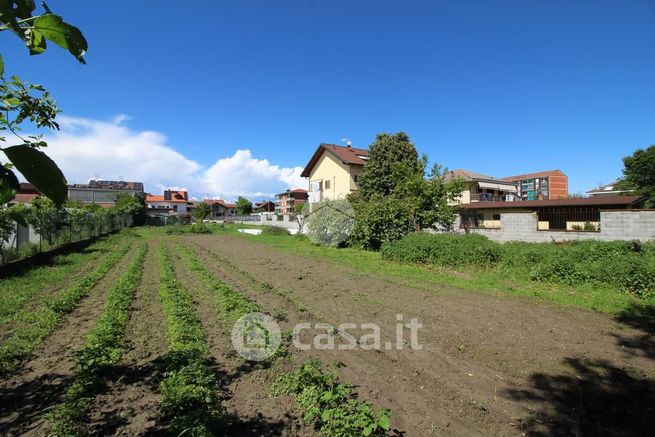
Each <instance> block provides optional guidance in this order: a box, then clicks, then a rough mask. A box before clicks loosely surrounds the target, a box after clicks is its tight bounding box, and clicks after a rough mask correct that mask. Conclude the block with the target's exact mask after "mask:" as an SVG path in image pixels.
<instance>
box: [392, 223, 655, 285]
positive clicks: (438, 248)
mask: <svg viewBox="0 0 655 437" xmlns="http://www.w3.org/2000/svg"><path fill="white" fill-rule="evenodd" d="M382 258H384V259H387V260H394V261H402V262H416V263H423V264H434V265H439V266H446V267H455V268H459V267H464V266H479V267H494V268H497V269H507V270H508V272H509V273H516V272H525V274H529V276H530V278H531V279H532V280H534V281H540V282H549V283H556V284H565V285H580V284H599V285H609V286H612V287H615V288H616V289H617V290H620V291H626V292H630V293H634V294H636V295H638V296H646V295H651V294H653V293H655V243H653V242H649V243H644V244H639V243H635V242H631V241H610V242H603V241H575V242H568V243H559V244H553V243H520V242H512V243H505V244H502V245H501V244H499V243H495V242H492V241H490V240H488V239H487V238H485V237H483V236H481V235H477V234H467V235H451V234H437V235H435V234H427V233H421V232H418V233H413V234H410V235H408V236H406V237H404V238H403V239H401V240H398V241H394V242H388V243H385V244H384V245H383V246H382Z"/></svg>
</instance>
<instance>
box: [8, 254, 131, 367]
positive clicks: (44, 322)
mask: <svg viewBox="0 0 655 437" xmlns="http://www.w3.org/2000/svg"><path fill="white" fill-rule="evenodd" d="M130 247H131V242H127V243H125V244H123V245H122V246H120V247H118V249H116V251H115V252H112V253H111V254H109V255H108V256H107V257H106V258H105V259H104V260H103V261H102V262H101V263H100V265H98V267H96V269H95V270H94V271H92V272H91V273H89V274H88V275H86V276H84V277H83V278H81V279H79V280H77V281H76V282H75V283H74V284H73V285H72V286H71V287H70V288H68V289H66V290H64V291H62V292H61V293H59V294H58V295H57V296H55V297H53V298H52V299H49V300H47V301H46V302H45V303H44V305H42V306H41V307H39V308H38V309H36V310H35V311H32V312H29V313H24V314H22V315H21V317H20V319H18V320H15V322H16V323H18V324H19V328H17V329H16V330H14V331H13V334H12V335H11V337H9V339H8V340H7V341H6V342H5V343H4V344H3V345H2V346H1V347H0V374H5V373H7V372H11V371H13V370H14V369H16V367H17V366H18V364H19V363H20V362H21V361H22V360H23V359H24V358H25V357H26V356H27V355H28V354H30V353H31V352H32V351H33V350H34V348H35V347H36V346H37V345H38V344H39V343H41V341H42V340H43V339H44V338H45V337H46V336H48V335H49V334H50V333H51V332H52V330H53V329H54V328H55V327H56V326H57V324H58V323H59V320H61V318H62V316H63V315H64V314H67V313H69V312H71V311H72V310H73V309H74V308H75V306H76V305H77V304H78V302H79V301H80V300H81V299H82V298H83V297H85V296H87V295H88V294H89V292H90V291H91V289H92V288H93V287H94V286H95V285H96V284H97V283H98V281H100V280H101V279H102V278H104V277H105V275H106V274H107V273H108V272H109V271H110V270H111V269H112V268H113V267H114V266H115V265H116V264H117V263H118V262H119V261H120V260H121V259H122V258H123V257H124V256H125V254H126V253H127V252H128V250H129V249H130Z"/></svg>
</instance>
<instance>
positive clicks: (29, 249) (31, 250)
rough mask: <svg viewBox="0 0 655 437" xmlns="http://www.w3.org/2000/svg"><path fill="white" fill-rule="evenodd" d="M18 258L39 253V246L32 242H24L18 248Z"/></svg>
mask: <svg viewBox="0 0 655 437" xmlns="http://www.w3.org/2000/svg"><path fill="white" fill-rule="evenodd" d="M18 253H19V254H20V258H29V257H31V256H34V255H36V254H37V253H39V246H38V245H36V244H34V243H25V244H23V245H22V246H21V247H20V249H19V250H18Z"/></svg>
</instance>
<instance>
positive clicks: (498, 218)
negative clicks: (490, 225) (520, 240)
mask: <svg viewBox="0 0 655 437" xmlns="http://www.w3.org/2000/svg"><path fill="white" fill-rule="evenodd" d="M492 220H500V214H494V215H493V216H492Z"/></svg>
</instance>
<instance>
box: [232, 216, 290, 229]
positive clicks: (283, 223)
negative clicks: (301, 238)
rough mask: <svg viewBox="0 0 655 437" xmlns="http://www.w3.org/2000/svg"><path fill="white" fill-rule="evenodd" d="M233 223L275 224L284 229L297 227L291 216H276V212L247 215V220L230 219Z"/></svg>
mask: <svg viewBox="0 0 655 437" xmlns="http://www.w3.org/2000/svg"><path fill="white" fill-rule="evenodd" d="M230 221H233V222H234V223H240V224H248V225H261V226H276V227H278V228H284V229H295V230H297V229H298V223H297V222H296V220H295V219H294V218H292V216H290V215H288V214H284V215H282V216H281V218H278V215H277V214H260V215H259V216H249V217H248V219H247V220H239V219H238V217H237V218H236V219H235V220H230Z"/></svg>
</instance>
